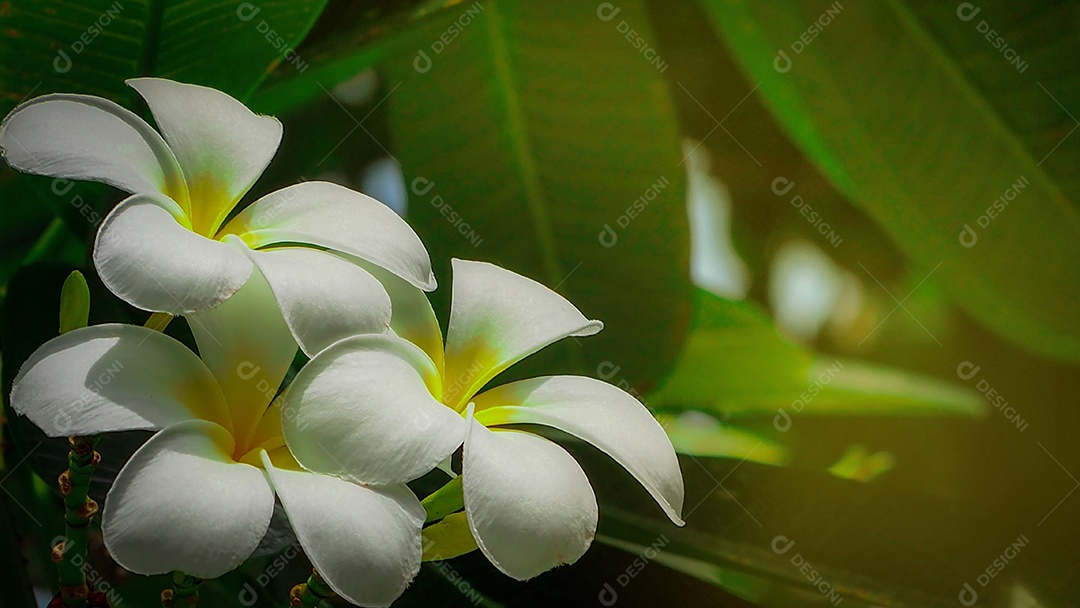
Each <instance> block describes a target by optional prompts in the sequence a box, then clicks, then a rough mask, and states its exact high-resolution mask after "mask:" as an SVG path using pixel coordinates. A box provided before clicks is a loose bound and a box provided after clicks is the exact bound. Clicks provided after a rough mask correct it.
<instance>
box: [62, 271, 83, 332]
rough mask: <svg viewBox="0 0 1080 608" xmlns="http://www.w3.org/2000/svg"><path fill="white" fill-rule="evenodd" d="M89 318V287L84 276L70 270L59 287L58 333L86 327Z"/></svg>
mask: <svg viewBox="0 0 1080 608" xmlns="http://www.w3.org/2000/svg"><path fill="white" fill-rule="evenodd" d="M89 319H90V287H89V286H87V284H86V277H84V276H83V274H82V273H81V272H79V271H78V270H72V271H71V274H69V275H68V277H67V279H65V280H64V286H63V287H62V288H61V289H60V333H62V334H66V333H67V332H69V331H71V330H73V329H79V328H80V327H86V323H87V321H89Z"/></svg>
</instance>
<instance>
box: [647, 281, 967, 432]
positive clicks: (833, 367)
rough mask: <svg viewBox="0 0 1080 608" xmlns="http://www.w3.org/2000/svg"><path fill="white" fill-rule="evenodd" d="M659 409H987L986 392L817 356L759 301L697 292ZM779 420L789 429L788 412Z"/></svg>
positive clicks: (655, 399) (652, 398) (656, 402)
mask: <svg viewBox="0 0 1080 608" xmlns="http://www.w3.org/2000/svg"><path fill="white" fill-rule="evenodd" d="M647 401H648V402H649V404H650V405H652V406H653V407H655V408H658V409H662V410H663V409H685V408H694V409H700V410H704V411H708V412H712V413H714V414H718V415H753V414H757V415H762V414H763V415H766V416H769V417H770V418H771V417H773V416H774V415H777V414H778V410H781V409H784V410H785V411H786V413H787V415H788V417H790V416H794V415H799V414H802V415H813V414H863V415H883V414H890V415H896V414H908V415H920V414H953V415H964V416H977V415H980V414H982V413H984V412H985V406H984V404H983V402H982V401H981V399H980V398H979V396H978V395H976V394H974V393H972V392H971V391H969V390H966V389H963V388H961V387H958V386H956V385H955V384H953V383H945V382H941V381H938V380H934V379H932V378H926V377H920V376H918V375H916V374H911V373H907V372H903V371H899V370H893V369H888V368H885V367H882V366H878V365H872V364H868V363H863V362H859V361H848V360H842V359H839V358H834V357H829V356H824V355H818V354H814V353H812V352H810V351H808V350H807V349H805V348H803V347H801V346H799V345H797V344H795V343H794V342H792V341H791V340H789V339H788V338H786V337H784V336H783V335H781V334H780V332H779V331H778V330H777V329H776V328H775V327H774V325H773V324H772V322H771V321H770V320H769V319H768V317H767V316H766V315H765V313H763V312H762V311H761V310H759V309H758V308H757V307H756V306H754V304H753V303H752V302H746V301H742V302H735V301H730V300H725V299H723V298H720V297H718V296H715V295H713V294H711V293H709V292H707V291H704V290H697V292H696V296H695V307H694V323H693V326H692V328H691V330H690V333H689V335H688V336H687V338H686V342H685V343H684V345H683V352H682V353H681V354H680V356H679V358H678V360H677V361H676V363H675V366H674V368H673V369H672V372H671V374H670V375H669V376H668V377H667V380H666V381H665V382H664V384H663V385H662V386H661V387H660V388H659V389H657V391H656V392H654V393H652V394H650V395H649V396H648V397H647ZM780 415H781V418H778V420H777V424H778V425H780V426H787V425H788V423H789V422H790V421H789V420H787V421H785V420H784V418H783V414H780Z"/></svg>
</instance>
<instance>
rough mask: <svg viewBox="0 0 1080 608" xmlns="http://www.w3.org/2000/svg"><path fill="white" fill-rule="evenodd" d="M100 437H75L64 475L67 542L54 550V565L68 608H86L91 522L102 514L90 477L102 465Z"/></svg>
mask: <svg viewBox="0 0 1080 608" xmlns="http://www.w3.org/2000/svg"><path fill="white" fill-rule="evenodd" d="M100 439H101V438H100V437H98V436H94V437H71V438H70V439H69V442H70V443H71V451H69V452H68V469H67V470H66V471H64V472H63V473H61V474H60V479H59V486H60V494H61V496H63V497H64V540H63V541H62V542H60V544H58V545H56V547H54V548H53V555H52V558H53V561H54V562H56V570H57V572H58V573H59V575H60V595H61V598H62V601H63V604H64V606H67V607H69V608H85V607H86V596H87V594H88V593H89V592H90V589H89V588H88V587H87V586H86V575H85V574H83V570H82V566H83V565H84V564H86V548H87V539H88V537H89V532H90V522H92V521H93V519H94V515H96V514H97V512H98V504H97V503H96V502H95V501H94V499H92V498H90V496H89V493H90V476H91V474H93V472H94V468H95V467H96V466H97V464H98V462H100V461H101V455H100V454H98V452H97V451H96V450H95V449H94V448H96V447H97V444H98V441H100Z"/></svg>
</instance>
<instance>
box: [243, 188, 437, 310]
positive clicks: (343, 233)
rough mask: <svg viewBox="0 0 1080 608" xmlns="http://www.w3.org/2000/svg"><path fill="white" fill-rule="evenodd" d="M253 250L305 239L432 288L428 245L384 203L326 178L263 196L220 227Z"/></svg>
mask: <svg viewBox="0 0 1080 608" xmlns="http://www.w3.org/2000/svg"><path fill="white" fill-rule="evenodd" d="M223 230H224V233H228V234H236V235H238V236H239V237H240V238H242V239H244V242H246V243H247V244H248V245H250V246H251V248H252V249H259V248H261V247H265V246H268V245H273V244H275V243H308V244H312V245H318V246H320V247H326V248H327V249H333V250H334V251H340V252H342V253H348V254H351V255H355V256H357V257H360V258H363V259H365V260H368V261H369V262H372V263H374V264H377V265H379V266H382V267H383V268H386V269H387V270H389V271H390V272H393V273H394V274H396V275H398V276H399V277H401V278H403V279H405V280H406V281H408V282H410V283H412V284H413V285H415V286H417V287H419V288H421V289H424V290H426V291H431V290H433V289H435V275H434V274H432V272H431V260H430V258H429V257H428V253H427V249H425V248H424V244H423V243H421V242H420V237H418V236H416V233H415V232H413V229H412V228H410V227H409V225H408V224H406V223H405V220H403V219H401V218H400V217H398V215H397V214H396V213H394V212H393V211H392V210H391V209H390V208H389V207H387V206H386V205H384V204H382V203H380V202H379V201H377V200H375V199H373V198H371V197H370V196H367V195H364V194H360V193H359V192H356V191H354V190H350V189H348V188H345V187H344V186H339V185H337V184H331V183H329V182H304V183H301V184H296V185H294V186H289V187H287V188H282V189H281V190H278V191H276V192H271V193H270V194H268V195H266V196H264V197H262V198H261V199H259V200H257V201H255V202H254V203H252V204H251V205H250V206H249V207H248V208H247V209H244V210H243V211H242V212H240V214H239V215H237V216H236V217H235V218H233V219H232V220H230V221H229V223H228V224H227V225H226V226H225V228H224V229H223Z"/></svg>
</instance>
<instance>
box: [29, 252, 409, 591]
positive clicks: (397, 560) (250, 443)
mask: <svg viewBox="0 0 1080 608" xmlns="http://www.w3.org/2000/svg"><path fill="white" fill-rule="evenodd" d="M269 292H270V284H269V283H268V282H267V280H266V279H265V278H264V277H263V275H262V273H261V272H260V271H259V270H258V269H256V270H255V272H253V273H252V276H251V279H250V280H248V281H247V283H246V284H245V285H244V287H243V288H241V289H240V290H239V291H238V292H237V293H236V295H235V296H234V297H232V298H231V299H229V300H228V301H226V302H225V303H223V304H221V305H220V306H217V307H215V308H214V309H212V310H210V311H206V312H203V313H198V314H197V315H194V316H192V317H189V320H190V321H191V325H192V328H193V329H194V330H195V331H194V334H195V338H196V341H197V343H198V347H199V351H200V353H202V358H201V359H200V358H199V357H198V356H196V355H195V354H194V353H193V352H192V351H191V350H190V349H188V348H187V347H186V346H184V345H183V344H181V343H180V342H178V341H176V340H174V339H173V338H171V337H169V336H166V335H165V334H162V333H159V332H155V331H152V330H149V329H146V328H143V327H138V326H131V325H119V324H107V325H96V326H91V327H86V328H83V329H78V330H74V331H71V332H68V333H66V334H64V335H62V336H60V337H58V338H55V339H53V340H51V341H49V342H47V343H46V344H44V345H43V346H42V347H41V348H39V349H38V350H37V351H36V352H35V353H34V354H33V355H32V356H31V357H30V359H29V360H28V361H27V362H26V363H25V364H24V365H23V367H22V369H21V370H20V371H19V374H18V376H17V377H16V379H15V382H14V385H13V388H12V392H11V405H12V407H13V408H14V409H15V411H16V412H18V413H20V414H23V415H25V416H27V417H29V418H30V419H31V420H32V421H33V422H34V423H35V424H37V425H38V426H39V427H40V428H41V429H42V430H44V431H45V433H46V434H48V435H50V436H53V437H59V436H67V435H94V434H98V433H107V432H111V431H123V430H132V429H149V430H156V431H158V432H157V433H155V434H154V435H153V436H152V437H151V438H150V439H149V440H148V441H147V442H146V443H145V444H144V445H143V446H142V447H141V448H140V449H139V450H138V451H137V452H135V454H134V455H133V456H132V457H131V459H130V460H129V461H128V462H127V464H126V465H125V466H124V468H123V469H122V470H121V471H120V473H119V475H118V476H117V478H116V480H115V482H114V483H113V486H112V488H111V489H110V490H109V493H108V496H107V498H106V500H105V506H104V511H103V522H102V529H103V532H104V537H105V544H106V546H107V547H108V549H109V552H110V553H111V554H112V555H113V557H114V558H115V559H116V561H117V562H118V563H119V564H121V565H122V566H123V567H125V568H127V569H128V570H131V571H133V572H136V573H139V574H148V575H151V574H161V573H166V572H171V571H175V570H179V571H182V572H184V573H186V574H189V575H192V576H196V577H199V578H213V577H217V576H220V575H222V574H224V573H226V572H228V571H230V570H232V569H234V568H236V567H237V566H238V565H240V563H241V562H243V561H244V560H245V559H246V558H248V557H249V556H250V555H251V554H252V552H253V551H254V550H255V549H256V547H257V546H258V545H259V542H260V540H261V539H262V538H263V536H264V534H265V533H266V531H267V528H268V526H269V524H270V520H271V515H272V514H273V511H274V503H275V500H274V496H275V494H276V495H277V497H278V499H280V501H281V504H282V506H283V507H284V510H285V513H286V515H287V516H288V519H289V521H290V523H291V525H292V528H293V530H294V531H295V533H296V536H297V538H298V539H299V541H300V544H301V545H302V547H303V549H304V551H305V553H306V554H307V555H308V557H309V558H310V559H311V561H312V563H313V564H314V566H315V568H316V569H317V570H318V572H319V573H320V574H321V575H322V576H323V578H324V579H325V580H326V582H327V583H328V584H329V585H330V587H331V588H333V589H334V591H336V592H337V593H338V594H339V595H341V596H342V597H344V598H345V599H347V600H349V601H351V602H353V603H355V604H359V605H364V606H387V605H389V604H390V603H391V602H392V601H393V600H394V599H395V598H397V596H398V595H400V593H401V592H402V591H403V590H404V589H405V587H406V585H408V583H409V581H410V580H411V579H412V577H413V576H414V575H415V574H416V572H417V571H418V570H419V567H420V561H421V541H420V534H421V527H422V526H423V523H424V517H425V513H424V509H423V507H422V506H421V505H420V502H419V501H418V500H417V498H416V496H415V495H413V493H412V492H411V491H410V490H409V489H408V488H407V487H405V486H404V485H385V486H380V487H378V488H368V487H362V486H360V485H357V484H354V483H350V482H349V481H345V480H342V479H339V478H336V477H333V476H328V475H321V474H317V473H311V472H308V471H305V470H304V469H303V468H301V467H300V465H299V464H298V463H297V462H296V460H295V459H294V458H293V457H292V455H291V454H290V452H289V449H288V446H287V445H286V441H285V439H284V437H283V434H282V419H283V418H287V417H288V416H289V413H288V411H283V410H282V408H281V407H280V403H281V400H280V399H275V398H274V397H275V394H276V392H277V390H278V387H279V385H280V384H281V383H282V380H283V379H284V377H285V374H286V372H287V371H288V369H289V365H290V363H291V361H292V359H293V354H295V352H296V349H297V343H296V342H295V341H294V338H293V336H292V334H291V332H290V330H289V328H288V327H287V325H286V323H285V322H284V320H283V319H282V318H281V317H274V316H273V315H270V314H267V311H265V310H260V308H266V307H273V306H274V301H273V298H272V297H270V294H269ZM267 319H271V320H273V322H267ZM386 320H388V319H386ZM293 431H294V434H295V436H302V435H303V434H304V431H303V430H302V429H299V428H294V429H293ZM313 431H316V432H317V429H313ZM313 439H314V440H315V441H317V438H313Z"/></svg>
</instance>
